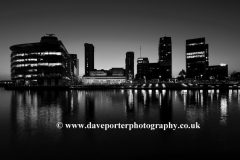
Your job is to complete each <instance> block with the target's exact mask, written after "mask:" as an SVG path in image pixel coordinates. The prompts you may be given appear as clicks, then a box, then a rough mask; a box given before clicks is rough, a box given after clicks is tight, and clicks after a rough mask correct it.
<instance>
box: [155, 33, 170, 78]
mask: <svg viewBox="0 0 240 160" xmlns="http://www.w3.org/2000/svg"><path fill="white" fill-rule="evenodd" d="M158 56H159V64H160V75H161V77H162V79H167V78H172V39H171V37H166V36H165V37H161V38H160V40H159V46H158Z"/></svg>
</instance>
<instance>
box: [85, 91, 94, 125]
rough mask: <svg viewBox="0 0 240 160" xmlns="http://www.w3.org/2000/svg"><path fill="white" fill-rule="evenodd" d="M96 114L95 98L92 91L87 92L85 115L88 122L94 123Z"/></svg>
mask: <svg viewBox="0 0 240 160" xmlns="http://www.w3.org/2000/svg"><path fill="white" fill-rule="evenodd" d="M94 114H95V98H94V95H93V94H92V91H86V92H85V115H86V121H91V122H93V121H94Z"/></svg>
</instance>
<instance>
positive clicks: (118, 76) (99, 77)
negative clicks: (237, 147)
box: [82, 68, 126, 84]
mask: <svg viewBox="0 0 240 160" xmlns="http://www.w3.org/2000/svg"><path fill="white" fill-rule="evenodd" d="M124 72H125V70H124V69H123V68H112V69H110V70H103V69H101V70H96V69H95V70H94V71H90V72H89V76H83V77H82V80H83V84H121V83H125V82H126V77H125V75H124Z"/></svg>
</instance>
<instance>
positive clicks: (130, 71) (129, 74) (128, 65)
mask: <svg viewBox="0 0 240 160" xmlns="http://www.w3.org/2000/svg"><path fill="white" fill-rule="evenodd" d="M125 69H126V80H133V79H134V52H127V53H126V59H125Z"/></svg>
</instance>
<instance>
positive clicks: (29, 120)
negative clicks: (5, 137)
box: [11, 91, 62, 141]
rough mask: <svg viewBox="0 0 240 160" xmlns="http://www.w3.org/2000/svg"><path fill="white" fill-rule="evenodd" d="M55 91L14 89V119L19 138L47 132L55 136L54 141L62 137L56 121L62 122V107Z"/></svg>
mask: <svg viewBox="0 0 240 160" xmlns="http://www.w3.org/2000/svg"><path fill="white" fill-rule="evenodd" d="M53 92H55V91H52V92H50V91H48V92H41V91H40V92H39V91H38V92H35V91H12V104H11V112H12V121H13V122H14V125H15V126H14V129H15V131H14V132H15V133H18V134H17V138H18V139H19V140H23V141H24V139H26V138H30V137H32V136H33V135H42V134H46V133H47V134H48V135H49V136H53V137H54V138H53V139H52V140H53V141H54V140H57V139H58V138H60V136H61V130H57V129H56V123H57V122H62V108H61V107H60V105H59V102H58V101H56V100H57V99H58V94H56V93H53ZM53 96H55V97H53ZM47 97H50V98H51V99H52V101H51V102H50V101H49V100H50V98H47Z"/></svg>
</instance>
